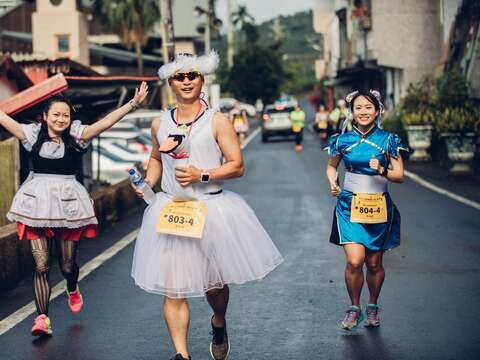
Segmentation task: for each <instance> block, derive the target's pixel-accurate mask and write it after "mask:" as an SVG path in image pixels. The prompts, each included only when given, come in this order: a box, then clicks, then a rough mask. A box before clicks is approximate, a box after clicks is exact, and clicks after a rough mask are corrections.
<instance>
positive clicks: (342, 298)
mask: <svg viewBox="0 0 480 360" xmlns="http://www.w3.org/2000/svg"><path fill="white" fill-rule="evenodd" d="M293 147H294V145H293V142H284V141H281V142H272V143H269V144H265V145H264V144H261V143H260V137H258V136H257V137H256V138H255V139H254V140H253V141H252V143H250V145H249V146H248V147H247V149H246V150H245V160H246V175H245V177H244V178H242V179H240V180H235V181H232V182H230V183H228V185H227V186H226V187H227V188H229V189H231V190H234V191H236V192H238V193H240V194H242V195H243V196H244V198H245V199H246V200H247V202H248V203H249V204H250V205H251V206H252V207H253V208H254V209H255V211H256V213H257V215H258V217H259V218H260V220H261V221H262V223H263V224H264V226H265V228H266V229H267V231H268V232H269V234H270V235H271V237H272V238H273V239H274V241H275V243H276V244H277V246H278V248H279V249H280V251H281V252H282V253H283V255H284V256H285V262H284V263H283V264H282V265H280V267H279V268H277V270H276V271H274V272H273V273H272V274H270V275H269V276H268V277H267V278H266V279H264V280H262V281H260V282H255V283H249V284H245V285H242V286H232V288H231V289H232V291H231V302H230V307H229V313H228V321H229V334H230V338H231V342H232V352H231V357H230V359H232V360H263V359H265V360H267V359H281V360H287V359H288V360H290V359H291V360H294V359H478V357H479V354H480V341H479V340H480V336H479V334H480V316H479V311H478V309H479V305H480V277H479V270H480V261H479V260H480V237H479V235H478V234H479V233H480V222H479V215H480V212H479V211H478V210H475V209H473V208H470V207H468V206H466V205H463V204H460V203H457V202H455V201H454V200H452V199H449V198H447V197H444V196H442V195H439V194H437V193H433V192H431V191H429V190H427V189H425V188H422V187H421V186H420V185H417V184H416V183H413V182H411V181H409V180H407V181H406V182H405V183H404V184H402V185H392V186H391V193H392V196H393V199H394V201H395V202H396V204H397V206H398V208H399V209H400V211H401V214H402V232H403V233H402V234H403V235H402V245H401V246H400V247H399V248H397V249H395V250H393V251H391V252H390V253H387V254H386V255H385V261H384V262H385V268H386V273H387V277H386V282H385V285H384V288H383V291H382V295H381V299H380V305H381V308H382V312H381V319H382V325H381V327H380V328H378V329H371V330H367V329H365V328H363V327H359V328H358V329H357V330H356V331H354V332H345V331H343V330H341V329H340V328H339V326H338V324H339V321H340V320H341V318H342V317H343V313H344V311H345V309H346V307H347V306H348V297H347V293H346V290H345V286H344V282H343V269H344V263H345V260H344V255H343V252H342V249H341V248H339V247H336V246H334V245H331V244H329V243H328V237H329V232H330V227H331V220H332V211H333V207H334V204H335V200H334V199H333V198H331V197H330V195H329V191H328V186H327V182H326V179H325V175H324V170H325V165H326V160H327V156H326V154H324V153H321V151H320V145H319V143H318V142H317V140H316V139H315V138H314V136H313V135H312V134H310V133H308V132H307V133H306V134H305V150H304V152H302V153H295V152H294V151H293ZM140 220H141V214H137V215H136V216H132V219H131V220H130V221H129V222H125V223H123V224H121V225H119V226H117V227H116V228H114V229H113V230H112V231H111V232H109V233H107V234H104V235H103V236H102V237H101V238H99V239H97V240H94V241H92V242H88V243H87V242H85V243H84V244H82V245H81V250H82V251H81V253H80V255H81V256H80V258H81V262H85V261H86V260H88V258H89V257H92V256H94V254H95V253H96V252H100V251H101V250H102V249H104V248H106V247H107V246H108V244H110V243H113V242H114V241H115V240H116V239H119V238H121V237H122V236H123V235H124V234H126V233H128V232H129V231H131V230H132V229H134V228H135V227H136V226H138V224H139V222H140ZM132 253H133V245H130V246H128V247H127V248H126V249H125V250H123V251H121V252H120V253H119V254H118V255H117V256H115V257H114V258H113V259H111V260H109V261H108V262H106V263H105V264H104V265H103V266H102V267H100V268H99V269H97V270H96V271H94V272H93V273H92V274H90V275H89V276H88V277H87V278H85V279H84V280H83V281H82V282H81V285H80V286H81V289H82V292H83V294H84V297H85V301H86V303H85V307H84V311H83V312H82V313H81V314H79V315H77V316H74V315H72V314H70V313H69V311H68V307H67V304H66V298H65V296H64V295H61V296H60V297H58V298H56V299H55V300H53V302H52V303H51V308H50V316H51V319H52V323H53V329H54V336H53V337H52V338H51V339H46V340H42V339H40V340H38V339H36V340H35V339H34V338H33V337H32V336H31V335H30V332H29V331H30V327H31V325H32V321H33V317H34V316H33V315H31V316H30V317H28V318H27V319H26V320H25V321H23V322H21V323H19V324H18V325H17V326H15V327H14V328H13V329H11V330H10V331H8V332H7V333H5V334H4V335H2V336H0V359H72V360H73V359H94V360H96V359H115V360H122V359H164V360H166V359H169V357H170V356H171V355H172V349H171V345H170V340H169V337H168V334H167V331H166V328H165V325H164V322H163V318H162V299H161V297H159V296H156V295H151V294H147V293H145V292H143V291H142V290H140V289H139V288H136V287H135V286H134V283H133V280H132V279H131V277H130V267H131V260H132ZM53 277H54V280H55V281H58V280H59V276H58V273H57V274H54V275H53ZM29 287H30V284H29V283H28V281H26V282H25V283H24V284H22V285H20V286H19V288H18V289H15V290H14V291H12V292H10V293H7V294H1V297H2V299H0V314H1V316H2V318H3V317H5V316H6V315H8V314H9V313H10V312H12V311H14V310H16V308H18V307H20V306H22V305H24V304H25V303H27V302H29V301H31V300H32V298H31V295H30V288H29ZM366 290H367V289H366V288H365V289H364V294H363V299H364V302H363V303H365V301H366V297H367V291H366ZM190 305H191V311H192V321H191V331H190V352H191V354H192V357H193V359H194V360H197V359H200V360H205V359H209V355H208V343H209V340H210V336H209V331H210V329H209V319H210V316H211V312H210V309H209V307H208V305H207V303H206V301H205V300H204V299H201V298H200V299H193V300H192V301H191V302H190Z"/></svg>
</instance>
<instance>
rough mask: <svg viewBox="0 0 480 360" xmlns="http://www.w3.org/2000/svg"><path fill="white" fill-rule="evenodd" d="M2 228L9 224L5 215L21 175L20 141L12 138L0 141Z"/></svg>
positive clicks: (0, 213) (0, 215)
mask: <svg viewBox="0 0 480 360" xmlns="http://www.w3.org/2000/svg"><path fill="white" fill-rule="evenodd" d="M0 154H2V155H1V156H0V194H1V197H0V227H1V226H3V225H6V224H7V219H6V217H5V215H6V214H7V212H8V210H9V209H10V205H11V203H12V200H13V196H14V195H15V192H16V191H17V189H18V185H19V181H20V179H19V173H20V156H19V141H18V140H17V139H16V138H14V137H11V138H10V139H8V140H5V141H0Z"/></svg>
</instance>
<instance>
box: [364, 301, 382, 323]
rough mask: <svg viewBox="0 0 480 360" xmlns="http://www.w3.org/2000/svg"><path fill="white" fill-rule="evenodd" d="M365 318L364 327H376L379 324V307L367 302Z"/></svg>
mask: <svg viewBox="0 0 480 360" xmlns="http://www.w3.org/2000/svg"><path fill="white" fill-rule="evenodd" d="M365 312H366V313H367V318H366V320H365V327H377V326H380V317H379V316H378V313H379V312H380V309H379V308H378V306H377V305H375V304H368V305H367V308H366V310H365Z"/></svg>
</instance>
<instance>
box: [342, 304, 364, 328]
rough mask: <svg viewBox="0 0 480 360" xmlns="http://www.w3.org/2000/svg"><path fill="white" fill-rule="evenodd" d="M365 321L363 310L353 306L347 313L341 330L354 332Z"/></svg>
mask: <svg viewBox="0 0 480 360" xmlns="http://www.w3.org/2000/svg"><path fill="white" fill-rule="evenodd" d="M362 321H363V313H362V310H361V309H360V308H359V307H358V306H355V305H352V306H351V307H350V308H349V309H348V310H347V311H346V313H345V317H344V318H343V321H342V323H341V324H340V326H341V328H342V329H344V330H353V329H355V328H356V327H357V326H358V325H359V324H360V323H361V322H362Z"/></svg>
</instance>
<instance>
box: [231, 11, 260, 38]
mask: <svg viewBox="0 0 480 360" xmlns="http://www.w3.org/2000/svg"><path fill="white" fill-rule="evenodd" d="M232 16H233V20H232V23H233V25H235V26H237V25H238V24H240V29H241V30H242V32H243V34H244V35H243V36H241V37H242V38H243V39H242V40H243V41H241V42H245V41H246V40H247V39H248V37H249V35H250V33H251V30H252V28H253V27H254V23H255V18H254V17H253V16H252V15H250V14H249V13H248V10H247V7H246V6H242V5H241V6H239V7H238V10H237V11H235V12H233V13H232ZM245 36H246V37H247V39H245Z"/></svg>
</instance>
